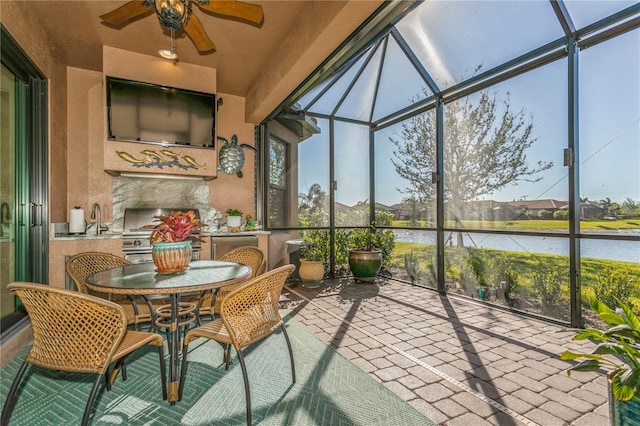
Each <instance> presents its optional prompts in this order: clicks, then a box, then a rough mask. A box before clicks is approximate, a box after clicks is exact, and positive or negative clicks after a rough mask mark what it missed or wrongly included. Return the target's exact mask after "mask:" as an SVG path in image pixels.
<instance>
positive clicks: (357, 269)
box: [349, 249, 382, 282]
mask: <svg viewBox="0 0 640 426" xmlns="http://www.w3.org/2000/svg"><path fill="white" fill-rule="evenodd" d="M380 268H382V250H380V249H373V250H349V269H350V270H351V274H353V278H355V279H356V281H364V282H372V281H375V279H376V276H377V275H378V272H380Z"/></svg>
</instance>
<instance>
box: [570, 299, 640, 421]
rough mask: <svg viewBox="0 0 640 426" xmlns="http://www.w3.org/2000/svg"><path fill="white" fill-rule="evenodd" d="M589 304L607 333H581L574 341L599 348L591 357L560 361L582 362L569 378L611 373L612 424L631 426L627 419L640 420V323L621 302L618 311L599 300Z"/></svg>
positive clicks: (579, 355) (574, 356)
mask: <svg viewBox="0 0 640 426" xmlns="http://www.w3.org/2000/svg"><path fill="white" fill-rule="evenodd" d="M589 302H590V304H591V309H593V311H594V312H596V313H597V314H598V317H600V319H602V320H603V321H604V322H605V324H606V325H607V329H606V330H598V329H595V328H586V329H584V330H579V331H578V332H577V333H576V335H575V336H574V337H573V339H572V340H585V339H589V340H592V341H594V342H599V343H598V345H597V346H596V347H595V348H594V349H593V351H591V353H576V352H571V351H564V352H563V353H562V354H561V355H560V359H562V360H565V361H575V360H582V361H581V362H579V363H578V364H576V365H574V366H573V367H571V368H569V369H568V370H567V374H568V375H570V374H571V372H572V371H596V370H599V369H600V368H605V369H608V370H609V372H608V374H607V376H608V379H609V380H608V382H609V413H610V420H611V424H614V425H621V424H627V423H626V421H625V419H636V420H637V419H638V418H640V348H639V347H638V343H639V342H640V319H638V316H637V315H636V314H635V313H634V312H633V310H632V309H631V308H630V307H629V306H627V305H626V304H624V303H622V302H621V301H620V300H618V299H616V302H617V304H618V306H619V307H618V308H616V310H615V311H614V310H612V309H611V308H609V306H607V305H606V304H604V303H603V302H601V301H598V300H597V299H595V298H590V300H589Z"/></svg>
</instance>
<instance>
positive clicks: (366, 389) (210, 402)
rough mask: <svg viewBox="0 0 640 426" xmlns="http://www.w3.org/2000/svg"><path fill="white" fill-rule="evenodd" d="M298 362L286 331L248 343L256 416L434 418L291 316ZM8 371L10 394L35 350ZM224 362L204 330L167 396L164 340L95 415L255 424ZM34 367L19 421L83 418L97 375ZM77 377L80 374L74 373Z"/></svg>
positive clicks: (5, 384) (274, 419)
mask: <svg viewBox="0 0 640 426" xmlns="http://www.w3.org/2000/svg"><path fill="white" fill-rule="evenodd" d="M285 321H286V326H287V331H288V333H289V337H290V338H291V344H292V346H293V351H294V356H295V362H296V378H297V381H296V383H295V384H292V383H291V370H290V367H289V353H288V351H287V347H286V343H285V340H284V336H283V335H282V333H281V332H280V331H278V332H277V333H275V334H273V335H271V336H270V337H268V338H267V339H265V340H264V341H262V342H261V343H257V344H256V345H254V346H253V347H249V348H248V349H246V350H245V352H244V353H245V361H246V364H247V370H248V371H249V382H250V385H251V401H252V409H253V424H260V425H296V426H298V425H367V426H368V425H385V426H387V425H399V426H400V425H401V426H405V425H407V426H408V425H433V424H434V423H433V422H431V421H430V420H429V419H427V418H426V417H424V416H423V415H422V414H420V413H419V412H418V411H417V410H415V409H414V408H413V407H412V406H411V405H409V404H408V403H406V402H404V401H402V400H401V399H400V398H399V397H397V396H396V395H395V394H393V393H392V392H391V391H389V390H388V389H387V388H385V387H384V385H382V384H380V383H378V382H376V381H375V380H374V379H373V378H371V377H370V376H369V375H367V374H366V373H365V372H363V371H362V370H360V369H359V368H358V367H357V366H355V365H354V364H353V363H351V362H350V361H349V360H347V359H346V358H344V357H343V356H342V355H340V354H339V353H338V352H336V351H335V350H334V349H333V348H331V347H330V346H328V345H326V344H325V343H324V342H322V341H321V340H320V339H318V338H317V337H316V336H314V335H313V334H312V333H311V332H309V331H308V330H307V329H306V328H305V327H304V326H302V325H301V324H299V323H297V322H296V321H294V320H293V319H291V318H289V317H287V318H285ZM27 349H28V348H25V349H23V350H22V351H21V352H20V354H19V355H18V356H16V357H15V358H14V359H12V360H11V361H10V362H9V363H8V364H7V365H6V366H5V367H4V368H3V369H2V371H1V373H2V375H1V377H0V390H1V391H2V404H3V405H4V401H5V400H6V396H7V393H8V392H9V387H10V386H11V382H12V380H13V378H14V377H15V374H16V372H17V370H18V368H19V366H20V364H21V363H22V360H23V359H24V356H25V354H26V350H27ZM233 359H234V363H233V364H232V365H231V367H230V368H229V370H228V371H225V369H224V364H223V363H222V347H221V346H220V345H218V344H217V343H216V342H211V341H204V340H199V341H196V342H194V343H192V344H191V345H190V353H189V365H188V371H187V381H186V383H185V392H184V395H183V398H182V401H180V402H177V403H176V404H175V405H173V406H171V405H170V404H169V403H167V402H166V401H163V400H162V394H161V388H160V372H159V368H158V353H157V351H156V349H155V348H152V347H150V348H148V349H143V350H141V351H139V354H133V355H132V356H130V357H129V358H127V373H128V374H127V380H126V381H125V382H123V381H122V377H121V376H119V377H118V379H117V380H116V383H114V385H113V387H112V390H111V391H107V390H106V387H104V386H103V387H102V388H101V390H100V392H99V394H98V397H97V399H96V404H95V405H94V412H93V415H92V418H91V422H90V424H92V425H242V424H246V417H245V399H244V386H243V380H242V371H241V369H240V364H239V362H238V361H237V357H236V355H235V352H234V358H233ZM36 369H37V368H36V367H33V366H31V367H29V369H28V370H27V374H26V375H25V378H23V380H22V384H21V390H19V391H18V392H19V398H18V401H17V404H16V406H15V409H14V411H13V415H12V417H11V424H12V425H47V424H48V425H77V424H80V421H81V419H82V414H83V411H84V407H85V404H86V400H87V397H88V395H89V391H90V389H91V384H92V381H93V379H92V378H91V376H90V375H81V374H73V373H63V372H54V371H49V370H42V369H37V370H38V373H37V374H30V372H34V371H36ZM70 379H73V380H70Z"/></svg>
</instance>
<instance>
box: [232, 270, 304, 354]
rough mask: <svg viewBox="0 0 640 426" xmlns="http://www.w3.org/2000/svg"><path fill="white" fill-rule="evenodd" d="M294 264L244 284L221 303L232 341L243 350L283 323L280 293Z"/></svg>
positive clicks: (234, 345)
mask: <svg viewBox="0 0 640 426" xmlns="http://www.w3.org/2000/svg"><path fill="white" fill-rule="evenodd" d="M294 269H295V267H294V266H293V265H285V266H282V267H280V268H277V269H274V270H273V271H271V272H268V273H265V274H262V275H260V276H259V277H257V278H254V279H253V280H251V281H249V282H247V283H243V284H241V286H240V287H238V288H236V289H235V290H233V291H232V292H231V293H229V294H228V295H227V296H226V297H225V298H224V299H223V300H222V305H221V306H220V318H221V319H222V322H223V324H224V326H225V328H226V329H227V332H228V333H229V337H230V338H231V343H232V344H233V347H234V348H235V349H236V350H240V349H241V348H244V347H246V346H249V345H250V344H252V343H255V342H257V341H258V340H261V339H263V338H265V337H266V336H268V335H269V334H271V333H273V332H274V331H275V330H276V329H277V328H278V327H280V325H281V324H282V318H281V317H280V310H279V309H278V304H279V302H280V293H282V288H283V286H284V282H285V280H286V279H287V277H288V276H289V275H290V274H291V272H293V270H294Z"/></svg>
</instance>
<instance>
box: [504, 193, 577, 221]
mask: <svg viewBox="0 0 640 426" xmlns="http://www.w3.org/2000/svg"><path fill="white" fill-rule="evenodd" d="M507 205H508V206H509V207H511V208H512V209H513V210H514V214H515V217H514V219H515V218H517V217H523V216H527V217H541V216H542V212H543V211H547V212H550V214H553V212H555V211H557V210H561V209H564V208H567V206H568V202H567V201H560V200H554V199H552V198H547V199H542V200H517V201H510V202H509V203H507Z"/></svg>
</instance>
